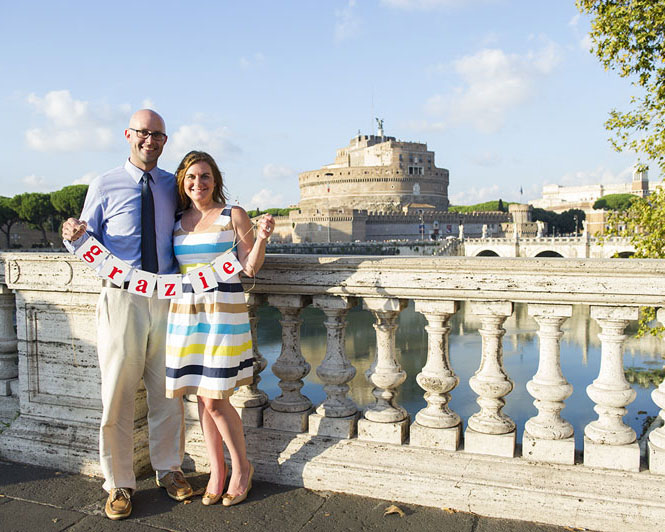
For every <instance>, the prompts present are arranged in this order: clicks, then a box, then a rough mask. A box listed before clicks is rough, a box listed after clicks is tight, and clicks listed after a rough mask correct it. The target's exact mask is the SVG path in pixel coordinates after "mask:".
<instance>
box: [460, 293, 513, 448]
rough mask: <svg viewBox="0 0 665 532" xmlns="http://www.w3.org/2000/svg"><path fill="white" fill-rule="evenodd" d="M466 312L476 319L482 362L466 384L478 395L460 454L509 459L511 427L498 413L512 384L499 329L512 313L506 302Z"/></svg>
mask: <svg viewBox="0 0 665 532" xmlns="http://www.w3.org/2000/svg"><path fill="white" fill-rule="evenodd" d="M469 309H470V310H471V312H472V313H473V314H475V315H476V316H478V317H479V318H480V322H481V328H480V330H479V333H480V336H481V337H482V344H483V345H482V359H481V361H480V368H479V369H478V371H476V373H475V375H474V376H473V377H471V379H470V380H469V384H470V386H471V389H472V390H473V391H474V392H476V393H477V394H478V399H477V400H476V401H477V403H478V405H479V406H480V411H479V412H476V413H475V414H473V415H472V416H471V417H470V418H469V421H468V427H467V429H466V432H465V433H464V450H465V451H467V452H472V453H480V454H491V455H496V456H507V457H512V456H514V454H515V423H514V422H513V420H512V419H510V418H509V417H508V416H507V415H506V414H504V413H503V412H501V409H502V408H503V407H504V405H505V404H506V402H505V401H504V399H503V398H504V397H505V396H506V395H508V394H509V393H510V392H511V391H512V389H513V381H511V380H510V379H509V378H508V376H507V375H506V371H505V369H504V367H503V345H502V343H501V338H502V337H503V335H504V334H505V333H506V331H505V329H504V328H503V327H502V325H503V323H504V322H505V321H506V318H508V316H510V315H511V314H512V313H513V304H512V303H510V302H508V301H472V302H471V303H469Z"/></svg>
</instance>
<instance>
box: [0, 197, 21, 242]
mask: <svg viewBox="0 0 665 532" xmlns="http://www.w3.org/2000/svg"><path fill="white" fill-rule="evenodd" d="M18 220H19V218H18V213H17V212H16V211H15V210H14V207H13V206H12V199H11V198H6V197H4V196H0V231H2V232H3V233H4V235H5V238H6V245H7V248H10V247H11V233H10V231H11V228H12V225H14V224H15V223H16V222H18Z"/></svg>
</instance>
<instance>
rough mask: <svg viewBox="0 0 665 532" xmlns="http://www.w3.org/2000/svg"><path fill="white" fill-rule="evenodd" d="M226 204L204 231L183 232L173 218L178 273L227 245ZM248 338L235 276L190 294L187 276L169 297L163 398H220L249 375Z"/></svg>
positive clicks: (230, 238)
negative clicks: (180, 292)
mask: <svg viewBox="0 0 665 532" xmlns="http://www.w3.org/2000/svg"><path fill="white" fill-rule="evenodd" d="M233 239H234V231H233V225H232V223H231V207H230V206H226V207H224V209H223V210H222V212H221V213H220V215H219V217H218V218H217V220H216V221H215V222H214V223H213V224H212V225H211V226H210V227H208V228H207V229H204V230H201V231H192V232H187V231H185V230H184V229H183V228H182V226H181V224H180V220H178V221H177V222H176V224H175V227H174V230H173V248H174V251H175V256H176V259H177V260H178V263H179V264H180V272H181V273H183V274H185V273H187V272H188V271H189V270H192V269H194V268H198V267H200V266H204V265H206V264H209V263H211V262H212V261H213V260H214V259H215V258H216V257H217V256H218V255H221V254H222V253H225V252H227V251H228V250H230V249H231V248H232V246H233ZM252 362H253V355H252V337H251V333H250V328H249V316H248V314H247V304H246V302H245V294H244V292H243V288H242V284H240V279H239V277H238V275H237V274H236V275H234V276H233V277H231V278H230V279H228V280H227V281H225V282H220V283H218V285H217V288H215V289H213V290H209V291H207V292H204V293H202V294H196V293H194V291H193V289H192V286H191V284H189V282H188V279H187V277H184V279H183V295H182V298H180V299H174V300H171V307H170V309H169V318H168V329H167V337H166V396H167V397H179V396H182V395H188V394H196V395H201V396H204V397H210V398H212V399H223V398H226V397H229V396H231V395H232V394H233V390H234V388H236V387H237V386H242V385H244V384H250V383H251V382H252V378H253V368H252Z"/></svg>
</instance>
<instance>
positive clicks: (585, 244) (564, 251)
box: [460, 235, 635, 259]
mask: <svg viewBox="0 0 665 532" xmlns="http://www.w3.org/2000/svg"><path fill="white" fill-rule="evenodd" d="M461 248H462V253H460V255H464V256H465V257H562V258H567V259H574V258H581V259H587V258H605V259H607V258H611V257H614V256H619V257H622V258H627V257H630V256H631V255H632V254H633V253H634V252H635V248H634V246H633V245H632V244H631V243H630V241H629V239H627V238H616V237H613V238H607V239H605V240H604V242H602V243H601V241H600V240H599V239H597V238H595V237H588V236H585V235H583V236H578V237H574V236H564V237H535V238H514V237H511V238H465V239H464V241H463V242H462V246H461Z"/></svg>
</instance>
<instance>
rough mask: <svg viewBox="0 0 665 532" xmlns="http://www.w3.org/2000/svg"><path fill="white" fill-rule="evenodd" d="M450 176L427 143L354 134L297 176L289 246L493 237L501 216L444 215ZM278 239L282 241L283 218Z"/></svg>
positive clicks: (499, 228)
mask: <svg viewBox="0 0 665 532" xmlns="http://www.w3.org/2000/svg"><path fill="white" fill-rule="evenodd" d="M448 182H449V173H448V170H447V169H445V168H438V167H437V166H436V164H435V157H434V152H433V151H430V150H428V149H427V144H424V143H420V142H403V141H399V140H396V139H395V137H387V136H384V135H383V129H382V127H380V129H379V135H357V136H355V137H353V138H352V139H351V141H350V142H349V145H348V146H346V147H344V148H340V149H338V150H337V153H336V157H335V161H334V162H333V163H332V164H328V165H325V166H323V167H321V168H320V169H318V170H312V171H308V172H303V173H301V174H300V176H299V185H300V202H299V204H298V210H294V211H291V213H290V214H289V222H290V230H291V240H292V242H295V243H298V242H353V241H356V240H359V241H371V240H377V241H385V240H420V239H440V238H445V237H447V236H458V235H459V233H460V226H463V233H464V234H465V235H466V236H481V235H482V234H483V233H489V234H499V233H501V232H502V224H505V223H506V222H510V220H511V217H510V215H509V214H508V213H503V212H481V213H471V214H460V213H454V212H448V206H449V201H448ZM279 225H280V229H281V231H279V236H278V238H279V239H280V241H286V240H287V238H286V234H285V229H287V226H286V225H285V224H284V222H283V221H280V222H279Z"/></svg>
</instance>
